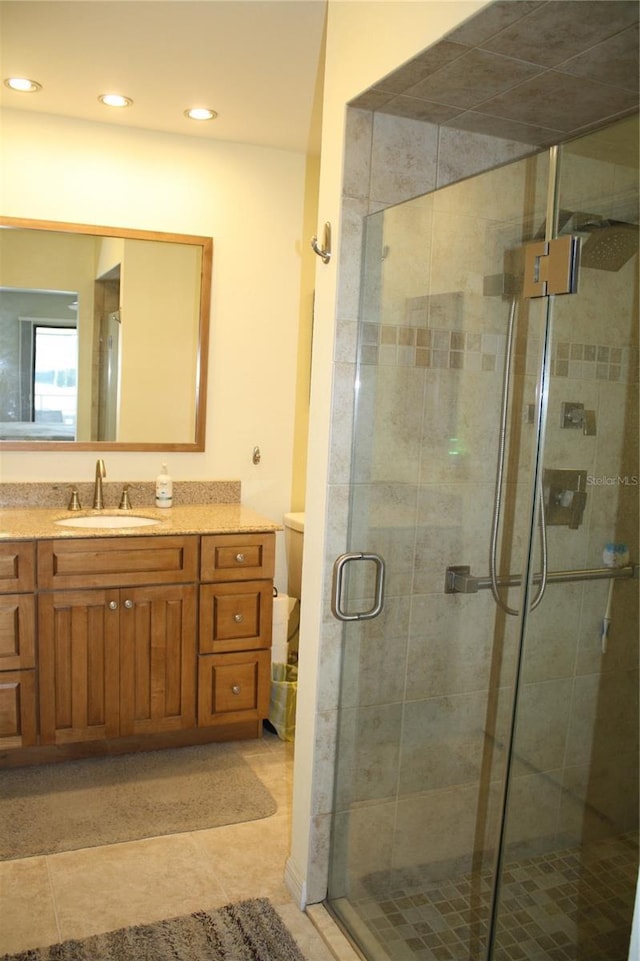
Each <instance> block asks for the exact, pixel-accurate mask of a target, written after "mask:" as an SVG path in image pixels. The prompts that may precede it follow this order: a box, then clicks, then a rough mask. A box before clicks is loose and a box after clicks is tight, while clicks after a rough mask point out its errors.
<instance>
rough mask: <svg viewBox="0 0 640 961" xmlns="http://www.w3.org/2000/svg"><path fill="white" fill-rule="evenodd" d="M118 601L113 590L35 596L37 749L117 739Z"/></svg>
mask: <svg viewBox="0 0 640 961" xmlns="http://www.w3.org/2000/svg"><path fill="white" fill-rule="evenodd" d="M119 600H120V598H119V592H118V591H117V590H110V591H105V590H94V591H60V592H55V593H53V594H41V595H40V596H39V598H38V615H39V620H38V637H39V650H38V665H39V691H40V740H41V743H42V744H66V743H69V742H73V741H88V740H96V739H99V738H107V737H115V736H116V735H117V734H118V713H119V706H118V688H119V652H118V636H119V625H118V621H119Z"/></svg>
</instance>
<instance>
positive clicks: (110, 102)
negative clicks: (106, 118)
mask: <svg viewBox="0 0 640 961" xmlns="http://www.w3.org/2000/svg"><path fill="white" fill-rule="evenodd" d="M98 100H99V101H100V103H103V104H104V105H105V107H130V106H131V104H132V103H133V100H132V99H131V97H123V96H122V94H119V93H101V94H100V96H99V97H98Z"/></svg>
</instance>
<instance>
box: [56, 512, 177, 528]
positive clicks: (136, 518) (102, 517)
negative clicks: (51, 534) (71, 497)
mask: <svg viewBox="0 0 640 961" xmlns="http://www.w3.org/2000/svg"><path fill="white" fill-rule="evenodd" d="M159 523H160V521H159V520H157V518H155V517H141V516H140V515H139V514H125V513H124V512H122V511H120V512H119V513H118V514H89V515H87V514H85V515H84V516H83V517H63V518H62V520H59V521H56V524H59V525H60V527H114V528H115V527H149V526H150V525H152V524H159Z"/></svg>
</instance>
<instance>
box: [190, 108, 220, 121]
mask: <svg viewBox="0 0 640 961" xmlns="http://www.w3.org/2000/svg"><path fill="white" fill-rule="evenodd" d="M184 115H185V117H188V118H189V120H215V119H216V117H217V116H218V114H217V113H216V111H215V110H210V109H209V107H191V108H190V109H189V110H185V112H184Z"/></svg>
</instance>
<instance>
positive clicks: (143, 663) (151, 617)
mask: <svg viewBox="0 0 640 961" xmlns="http://www.w3.org/2000/svg"><path fill="white" fill-rule="evenodd" d="M120 631H121V636H120V734H121V735H130V734H152V733H155V732H159V731H174V730H178V729H181V728H191V727H195V693H196V666H195V663H196V662H195V659H196V588H195V586H193V585H187V586H183V585H172V586H169V587H136V588H133V589H131V590H128V589H123V590H121V591H120Z"/></svg>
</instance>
